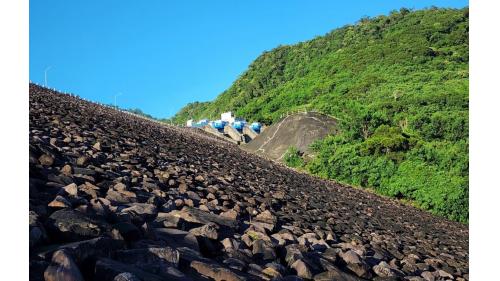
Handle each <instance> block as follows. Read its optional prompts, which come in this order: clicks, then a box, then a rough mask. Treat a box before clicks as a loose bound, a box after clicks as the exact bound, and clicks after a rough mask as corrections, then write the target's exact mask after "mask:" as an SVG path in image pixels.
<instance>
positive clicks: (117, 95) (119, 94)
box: [115, 92, 123, 109]
mask: <svg viewBox="0 0 500 281" xmlns="http://www.w3.org/2000/svg"><path fill="white" fill-rule="evenodd" d="M121 95H123V94H122V93H121V92H119V93H118V94H116V95H115V108H116V109H118V107H117V106H116V97H119V96H121Z"/></svg>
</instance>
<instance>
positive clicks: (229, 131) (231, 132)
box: [224, 126, 244, 142]
mask: <svg viewBox="0 0 500 281" xmlns="http://www.w3.org/2000/svg"><path fill="white" fill-rule="evenodd" d="M224 134H226V135H228V136H229V137H230V138H232V139H233V140H235V141H238V142H242V141H244V139H243V136H242V135H241V134H240V132H238V130H236V129H235V128H233V127H231V126H226V127H224Z"/></svg>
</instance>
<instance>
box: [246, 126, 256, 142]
mask: <svg viewBox="0 0 500 281" xmlns="http://www.w3.org/2000/svg"><path fill="white" fill-rule="evenodd" d="M243 134H244V135H247V136H248V137H249V138H250V139H251V140H253V139H254V138H255V137H256V136H258V135H259V134H257V133H256V132H255V131H254V130H253V129H252V128H250V127H249V126H245V127H243Z"/></svg>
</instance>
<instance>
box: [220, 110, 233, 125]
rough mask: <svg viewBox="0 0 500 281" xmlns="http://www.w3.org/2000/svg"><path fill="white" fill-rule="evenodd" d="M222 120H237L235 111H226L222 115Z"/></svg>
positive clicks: (229, 121)
mask: <svg viewBox="0 0 500 281" xmlns="http://www.w3.org/2000/svg"><path fill="white" fill-rule="evenodd" d="M220 120H222V121H226V122H228V123H229V124H232V123H233V122H234V121H235V117H234V113H233V112H232V111H228V112H224V113H222V114H221V115H220Z"/></svg>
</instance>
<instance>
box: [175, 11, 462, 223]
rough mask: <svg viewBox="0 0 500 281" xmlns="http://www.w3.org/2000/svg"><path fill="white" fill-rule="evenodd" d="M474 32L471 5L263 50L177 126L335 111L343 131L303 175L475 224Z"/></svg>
mask: <svg viewBox="0 0 500 281" xmlns="http://www.w3.org/2000/svg"><path fill="white" fill-rule="evenodd" d="M468 27H469V14H468V8H464V9H460V10H457V9H437V8H431V9H427V10H420V11H409V10H407V9H401V10H400V11H398V12H392V13H391V14H390V15H389V16H379V17H376V18H364V19H361V20H360V21H359V22H358V23H356V24H354V25H348V26H344V27H342V28H339V29H336V30H334V31H332V32H330V33H328V34H326V35H325V36H321V37H318V38H315V39H313V40H311V41H307V42H302V43H299V44H296V45H293V46H280V47H278V48H276V49H274V50H272V51H269V52H265V53H263V54H262V55H261V56H260V57H258V58H257V59H256V60H255V61H254V62H253V63H252V64H251V65H250V66H249V68H248V70H247V71H246V72H245V73H243V74H242V75H241V77H239V78H238V79H237V80H236V81H235V82H234V84H233V85H232V86H231V87H230V88H229V89H228V90H226V91H225V92H223V93H222V94H221V95H219V96H218V97H217V98H216V99H215V100H214V101H213V102H204V103H194V104H189V105H188V106H186V107H185V108H184V109H182V110H181V111H180V112H179V113H178V114H177V115H176V116H175V117H174V119H173V120H174V122H178V123H184V122H185V120H187V119H188V118H195V119H197V118H202V117H206V118H215V117H217V116H218V115H219V114H220V113H221V112H223V111H228V110H233V111H235V112H236V113H237V115H239V116H243V117H245V118H246V119H248V120H251V121H253V120H258V121H261V122H265V123H267V124H270V123H272V122H274V121H276V120H277V119H279V118H280V116H281V115H282V114H283V113H286V112H289V111H294V110H299V109H308V110H317V111H321V112H324V113H327V114H330V115H332V116H335V117H336V118H338V120H339V129H340V133H339V134H338V135H336V136H331V137H328V138H326V139H324V140H321V141H319V142H317V143H315V144H314V149H315V151H316V157H315V158H314V159H313V160H310V161H309V162H307V163H305V164H303V167H302V168H303V169H306V170H308V171H310V172H311V173H313V174H316V175H319V176H322V177H325V178H330V179H334V180H337V181H340V182H344V183H348V184H352V185H356V186H361V187H369V188H373V189H374V190H376V191H377V192H379V193H382V194H385V195H389V196H394V197H397V198H401V199H408V200H410V201H411V202H414V204H416V205H418V206H420V207H422V208H425V209H428V210H430V211H431V212H433V213H436V214H439V215H442V216H445V217H448V218H450V219H453V220H457V221H461V222H467V221H468V163H469V162H468V112H469V111H468V91H469V82H468V76H469V71H468V55H469V48H468ZM299 162H300V161H299Z"/></svg>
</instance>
